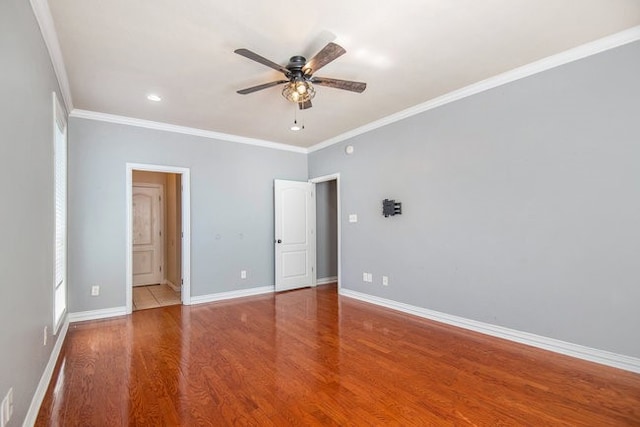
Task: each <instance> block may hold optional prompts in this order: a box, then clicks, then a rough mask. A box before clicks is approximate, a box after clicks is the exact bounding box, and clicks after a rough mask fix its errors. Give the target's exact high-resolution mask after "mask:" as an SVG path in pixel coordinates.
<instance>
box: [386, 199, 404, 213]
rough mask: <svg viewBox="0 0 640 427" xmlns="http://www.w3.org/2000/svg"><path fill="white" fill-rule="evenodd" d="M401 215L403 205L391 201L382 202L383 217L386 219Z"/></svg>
mask: <svg viewBox="0 0 640 427" xmlns="http://www.w3.org/2000/svg"><path fill="white" fill-rule="evenodd" d="M400 214H402V203H400V202H396V201H395V200H389V199H384V200H383V201H382V215H384V217H385V218H388V217H390V216H394V215H400Z"/></svg>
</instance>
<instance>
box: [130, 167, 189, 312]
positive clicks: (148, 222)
mask: <svg viewBox="0 0 640 427" xmlns="http://www.w3.org/2000/svg"><path fill="white" fill-rule="evenodd" d="M189 184H190V181H189V169H186V168H178V167H172V166H159V165H145V164H132V163H128V164H127V280H126V304H127V313H131V312H132V311H134V310H140V309H145V308H154V307H159V306H165V305H173V304H180V303H182V304H190V302H191V293H190V251H189V248H190V211H189V206H190V201H189V199H190V191H189Z"/></svg>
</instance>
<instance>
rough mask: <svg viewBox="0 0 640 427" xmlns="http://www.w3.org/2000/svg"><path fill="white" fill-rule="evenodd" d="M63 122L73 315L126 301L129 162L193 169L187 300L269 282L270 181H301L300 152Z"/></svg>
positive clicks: (303, 174) (302, 161) (304, 176)
mask: <svg viewBox="0 0 640 427" xmlns="http://www.w3.org/2000/svg"><path fill="white" fill-rule="evenodd" d="M69 127H70V134H69V141H70V142H69V143H70V147H69V260H70V265H69V286H70V295H69V305H70V311H71V312H81V311H86V310H97V309H103V308H111V307H122V306H124V305H125V303H126V302H125V292H126V289H125V282H126V271H125V269H126V264H125V262H126V215H125V213H126V212H125V211H126V196H125V191H126V185H125V181H126V173H125V172H126V163H127V162H132V163H147V164H157V165H172V166H180V167H186V168H190V171H191V294H192V296H198V295H208V294H213V293H218V292H226V291H235V290H240V289H247V288H253V287H258V286H266V285H273V284H274V254H273V180H274V179H275V178H279V179H292V180H306V179H307V160H306V155H304V154H299V153H293V152H289V151H280V150H273V149H268V148H261V147H256V146H250V145H246V144H238V143H234V142H225V141H217V140H212V139H208V138H202V137H196V136H189V135H183V134H178V133H171V132H163V131H156V130H150V129H143V128H138V127H132V126H125V125H118V124H112V123H106V122H99V121H93V120H86V119H78V118H72V119H71V120H70V125H69ZM240 270H247V279H245V280H241V279H240ZM92 284H98V285H100V286H101V291H100V296H98V297H91V296H90V287H91V285H92Z"/></svg>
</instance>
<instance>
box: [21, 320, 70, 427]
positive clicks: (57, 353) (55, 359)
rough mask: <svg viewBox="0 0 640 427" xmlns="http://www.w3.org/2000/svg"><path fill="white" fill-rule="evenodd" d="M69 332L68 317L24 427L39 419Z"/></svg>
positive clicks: (39, 383)
mask: <svg viewBox="0 0 640 427" xmlns="http://www.w3.org/2000/svg"><path fill="white" fill-rule="evenodd" d="M68 330H69V316H68V315H67V316H66V318H65V320H64V322H63V323H62V327H61V328H60V330H59V331H58V339H57V340H56V343H55V345H54V346H53V349H52V350H51V354H50V355H49V361H48V362H47V366H45V368H44V372H43V373H42V376H41V377H40V382H38V387H37V388H36V391H35V393H34V394H33V398H32V399H31V404H30V405H29V410H28V411H27V415H26V416H25V418H24V421H23V422H22V425H23V427H26V426H29V427H31V426H33V425H34V424H35V423H36V419H37V418H38V412H39V411H40V405H42V400H43V399H44V395H45V394H46V393H47V389H48V388H49V383H50V382H51V377H52V376H53V370H54V369H55V367H56V363H57V362H58V357H59V356H60V350H62V344H64V339H65V337H66V336H67V331H68Z"/></svg>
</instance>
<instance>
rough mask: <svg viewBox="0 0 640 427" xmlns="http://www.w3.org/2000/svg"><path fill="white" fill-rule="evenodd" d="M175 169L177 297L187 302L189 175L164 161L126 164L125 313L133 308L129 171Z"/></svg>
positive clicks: (189, 262) (189, 249) (189, 265)
mask: <svg viewBox="0 0 640 427" xmlns="http://www.w3.org/2000/svg"><path fill="white" fill-rule="evenodd" d="M134 170H138V171H148V172H163V173H175V174H178V175H181V178H182V179H181V184H182V206H181V208H182V235H183V237H182V259H181V262H182V281H183V283H182V292H181V298H182V303H183V304H184V305H190V304H191V178H190V170H189V168H182V167H178V166H167V165H151V164H143V163H127V164H126V191H125V193H126V206H127V224H126V242H127V248H126V254H127V255H126V260H127V262H126V278H125V288H126V292H125V295H126V300H127V301H126V303H127V314H131V312H132V311H133V239H132V234H131V233H132V229H133V223H132V221H133V201H132V197H133V171H134Z"/></svg>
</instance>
